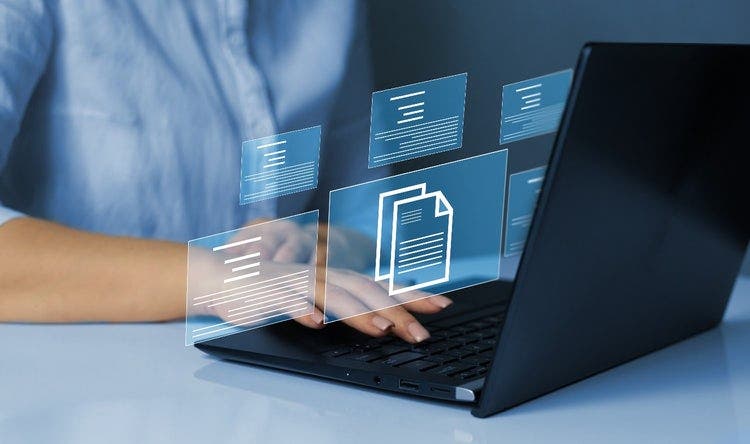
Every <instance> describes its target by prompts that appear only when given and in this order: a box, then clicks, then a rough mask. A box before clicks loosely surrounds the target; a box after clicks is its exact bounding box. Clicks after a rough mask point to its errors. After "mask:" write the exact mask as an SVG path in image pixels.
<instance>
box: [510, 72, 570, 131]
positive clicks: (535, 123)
mask: <svg viewBox="0 0 750 444" xmlns="http://www.w3.org/2000/svg"><path fill="white" fill-rule="evenodd" d="M572 79H573V70H571V69H566V70H565V71H560V72H556V73H552V74H548V75H546V76H541V77H535V78H533V79H529V80H524V81H522V82H517V83H511V84H509V85H505V86H503V99H502V108H501V112H500V143H501V144H503V143H508V142H515V141H517V140H522V139H528V138H529V137H534V136H538V135H540V134H546V133H553V132H555V131H557V127H558V126H559V125H560V117H561V116H562V112H563V109H564V108H565V102H566V100H567V99H568V91H569V90H570V82H571V80H572Z"/></svg>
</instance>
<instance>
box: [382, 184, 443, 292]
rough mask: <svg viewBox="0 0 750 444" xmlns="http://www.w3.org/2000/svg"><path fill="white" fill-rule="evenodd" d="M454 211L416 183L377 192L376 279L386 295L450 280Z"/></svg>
mask: <svg viewBox="0 0 750 444" xmlns="http://www.w3.org/2000/svg"><path fill="white" fill-rule="evenodd" d="M452 237H453V207H452V206H451V204H450V203H449V202H448V199H446V197H445V196H444V195H443V192H442V191H433V192H430V193H428V192H427V184H426V183H421V184H417V185H412V186H408V187H404V188H399V189H396V190H392V191H387V192H384V193H380V196H379V202H378V231H377V240H376V241H377V248H376V256H377V257H376V259H375V280H376V281H380V280H385V279H388V294H389V295H391V296H394V295H397V294H401V293H406V292H409V291H411V290H416V289H420V288H425V287H429V286H431V285H435V284H439V283H443V282H447V281H448V280H449V279H450V264H451V239H452Z"/></svg>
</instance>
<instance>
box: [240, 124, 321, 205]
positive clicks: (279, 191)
mask: <svg viewBox="0 0 750 444" xmlns="http://www.w3.org/2000/svg"><path fill="white" fill-rule="evenodd" d="M320 131H321V129H320V126H314V127H311V128H306V129H301V130H297V131H291V132H288V133H283V134H276V135H273V136H269V137H263V138H260V139H254V140H248V141H246V142H243V143H242V177H241V182H240V205H244V204H248V203H251V202H257V201H259V200H264V199H271V198H274V197H278V196H283V195H285V194H291V193H297V192H299V191H304V190H310V189H313V188H316V187H317V186H318V161H319V156H320Z"/></svg>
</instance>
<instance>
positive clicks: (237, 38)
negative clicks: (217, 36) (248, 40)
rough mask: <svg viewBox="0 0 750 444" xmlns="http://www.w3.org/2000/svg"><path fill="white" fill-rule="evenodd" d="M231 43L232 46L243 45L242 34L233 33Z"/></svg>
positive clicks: (230, 38) (230, 37)
mask: <svg viewBox="0 0 750 444" xmlns="http://www.w3.org/2000/svg"><path fill="white" fill-rule="evenodd" d="M229 43H231V44H232V46H240V45H242V34H240V33H239V32H233V33H232V34H231V35H230V36H229Z"/></svg>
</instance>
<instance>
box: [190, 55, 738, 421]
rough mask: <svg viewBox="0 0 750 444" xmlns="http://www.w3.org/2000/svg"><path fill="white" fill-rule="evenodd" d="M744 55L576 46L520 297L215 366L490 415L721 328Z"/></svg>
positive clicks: (330, 333) (238, 345) (279, 335)
mask: <svg viewBox="0 0 750 444" xmlns="http://www.w3.org/2000/svg"><path fill="white" fill-rule="evenodd" d="M748 78H750V47H748V46H740V45H692V44H625V43H590V44H587V45H585V46H584V47H583V49H582V51H581V54H580V57H579V60H578V64H577V68H576V70H575V76H574V79H573V83H572V86H571V89H570V94H569V97H568V101H567V105H566V108H565V111H564V113H563V117H562V120H561V122H560V127H559V130H558V133H557V136H556V139H555V143H554V147H553V150H552V154H551V159H550V162H549V167H548V172H547V176H546V180H545V183H544V186H543V188H542V191H541V194H540V195H539V200H538V204H537V207H536V210H535V215H534V219H533V222H532V225H531V228H530V231H529V235H528V239H527V243H526V248H525V251H524V253H523V255H522V257H521V259H520V263H519V267H518V271H517V274H516V278H515V281H513V282H506V281H495V282H491V283H487V284H483V285H479V286H475V287H471V288H467V289H463V290H459V291H456V292H452V293H451V294H450V296H451V298H452V299H453V300H454V304H453V305H452V306H451V307H449V308H448V309H446V310H444V311H443V312H441V313H439V314H438V315H432V316H421V317H420V320H421V321H422V322H423V323H424V325H426V326H427V328H428V329H429V330H430V332H431V335H432V336H431V338H430V339H429V340H427V341H425V342H423V343H420V344H417V345H411V344H408V343H406V342H403V341H401V340H399V339H396V338H393V337H385V338H379V339H375V338H369V337H367V336H365V335H363V334H360V333H358V332H356V331H354V330H352V329H350V328H349V327H346V326H344V325H341V323H334V324H329V325H328V326H326V328H324V329H322V330H310V329H307V328H304V327H302V326H300V325H297V324H296V323H294V322H285V323H280V324H275V325H272V326H268V327H265V328H261V329H257V330H250V331H246V332H243V333H239V334H235V335H231V336H227V337H223V338H218V339H213V340H210V341H207V342H203V343H199V344H196V347H198V348H199V349H201V350H203V351H205V352H206V353H209V354H212V355H215V356H218V357H220V358H224V359H229V360H233V361H240V362H244V363H249V364H255V365H261V366H267V367H273V368H276V369H283V370H288V371H292V372H298V373H304V374H308V375H314V376H318V377H322V378H328V379H333V380H336V381H340V382H345V383H352V384H358V385H362V386H368V387H372V388H376V389H382V390H388V391H392V392H399V393H403V394H406V395H413V396H422V397H427V398H434V399H441V400H446V401H452V402H457V403H466V404H467V405H470V406H471V411H472V413H473V414H474V415H475V416H478V417H487V416H489V415H492V414H494V413H497V412H500V411H503V410H506V409H508V408H511V407H513V406H516V405H518V404H521V403H523V402H526V401H528V400H531V399H533V398H536V397H539V396H541V395H544V394H546V393H549V392H551V391H553V390H556V389H558V388H560V387H563V386H566V385H568V384H572V383H574V382H576V381H579V380H581V379H584V378H587V377H589V376H592V375H594V374H596V373H599V372H602V371H605V370H607V369H609V368H612V367H614V366H617V365H619V364H622V363H624V362H627V361H630V360H632V359H635V358H637V357H639V356H642V355H644V354H647V353H650V352H653V351H655V350H658V349H661V348H663V347H666V346H668V345H670V344H673V343H675V342H677V341H681V340H683V339H686V338H688V337H690V336H692V335H695V334H698V333H700V332H703V331H705V330H708V329H710V328H712V327H714V326H716V325H717V324H718V323H719V322H720V321H721V319H722V315H723V313H724V310H725V307H726V305H727V300H728V298H729V295H730V293H731V291H732V287H733V285H734V281H735V278H736V276H737V274H738V272H739V269H740V265H741V262H742V259H743V256H744V253H745V249H746V248H747V245H748V239H750V198H749V196H750V186H748V182H747V179H746V174H747V171H746V169H747V168H748V166H749V165H750V147H749V145H748V141H747V140H748V139H747V134H746V128H747V125H748V122H750V107H748V106H747V104H748V103H750V88H749V87H748V85H749V84H750V83H748V80H747V79H748Z"/></svg>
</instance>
